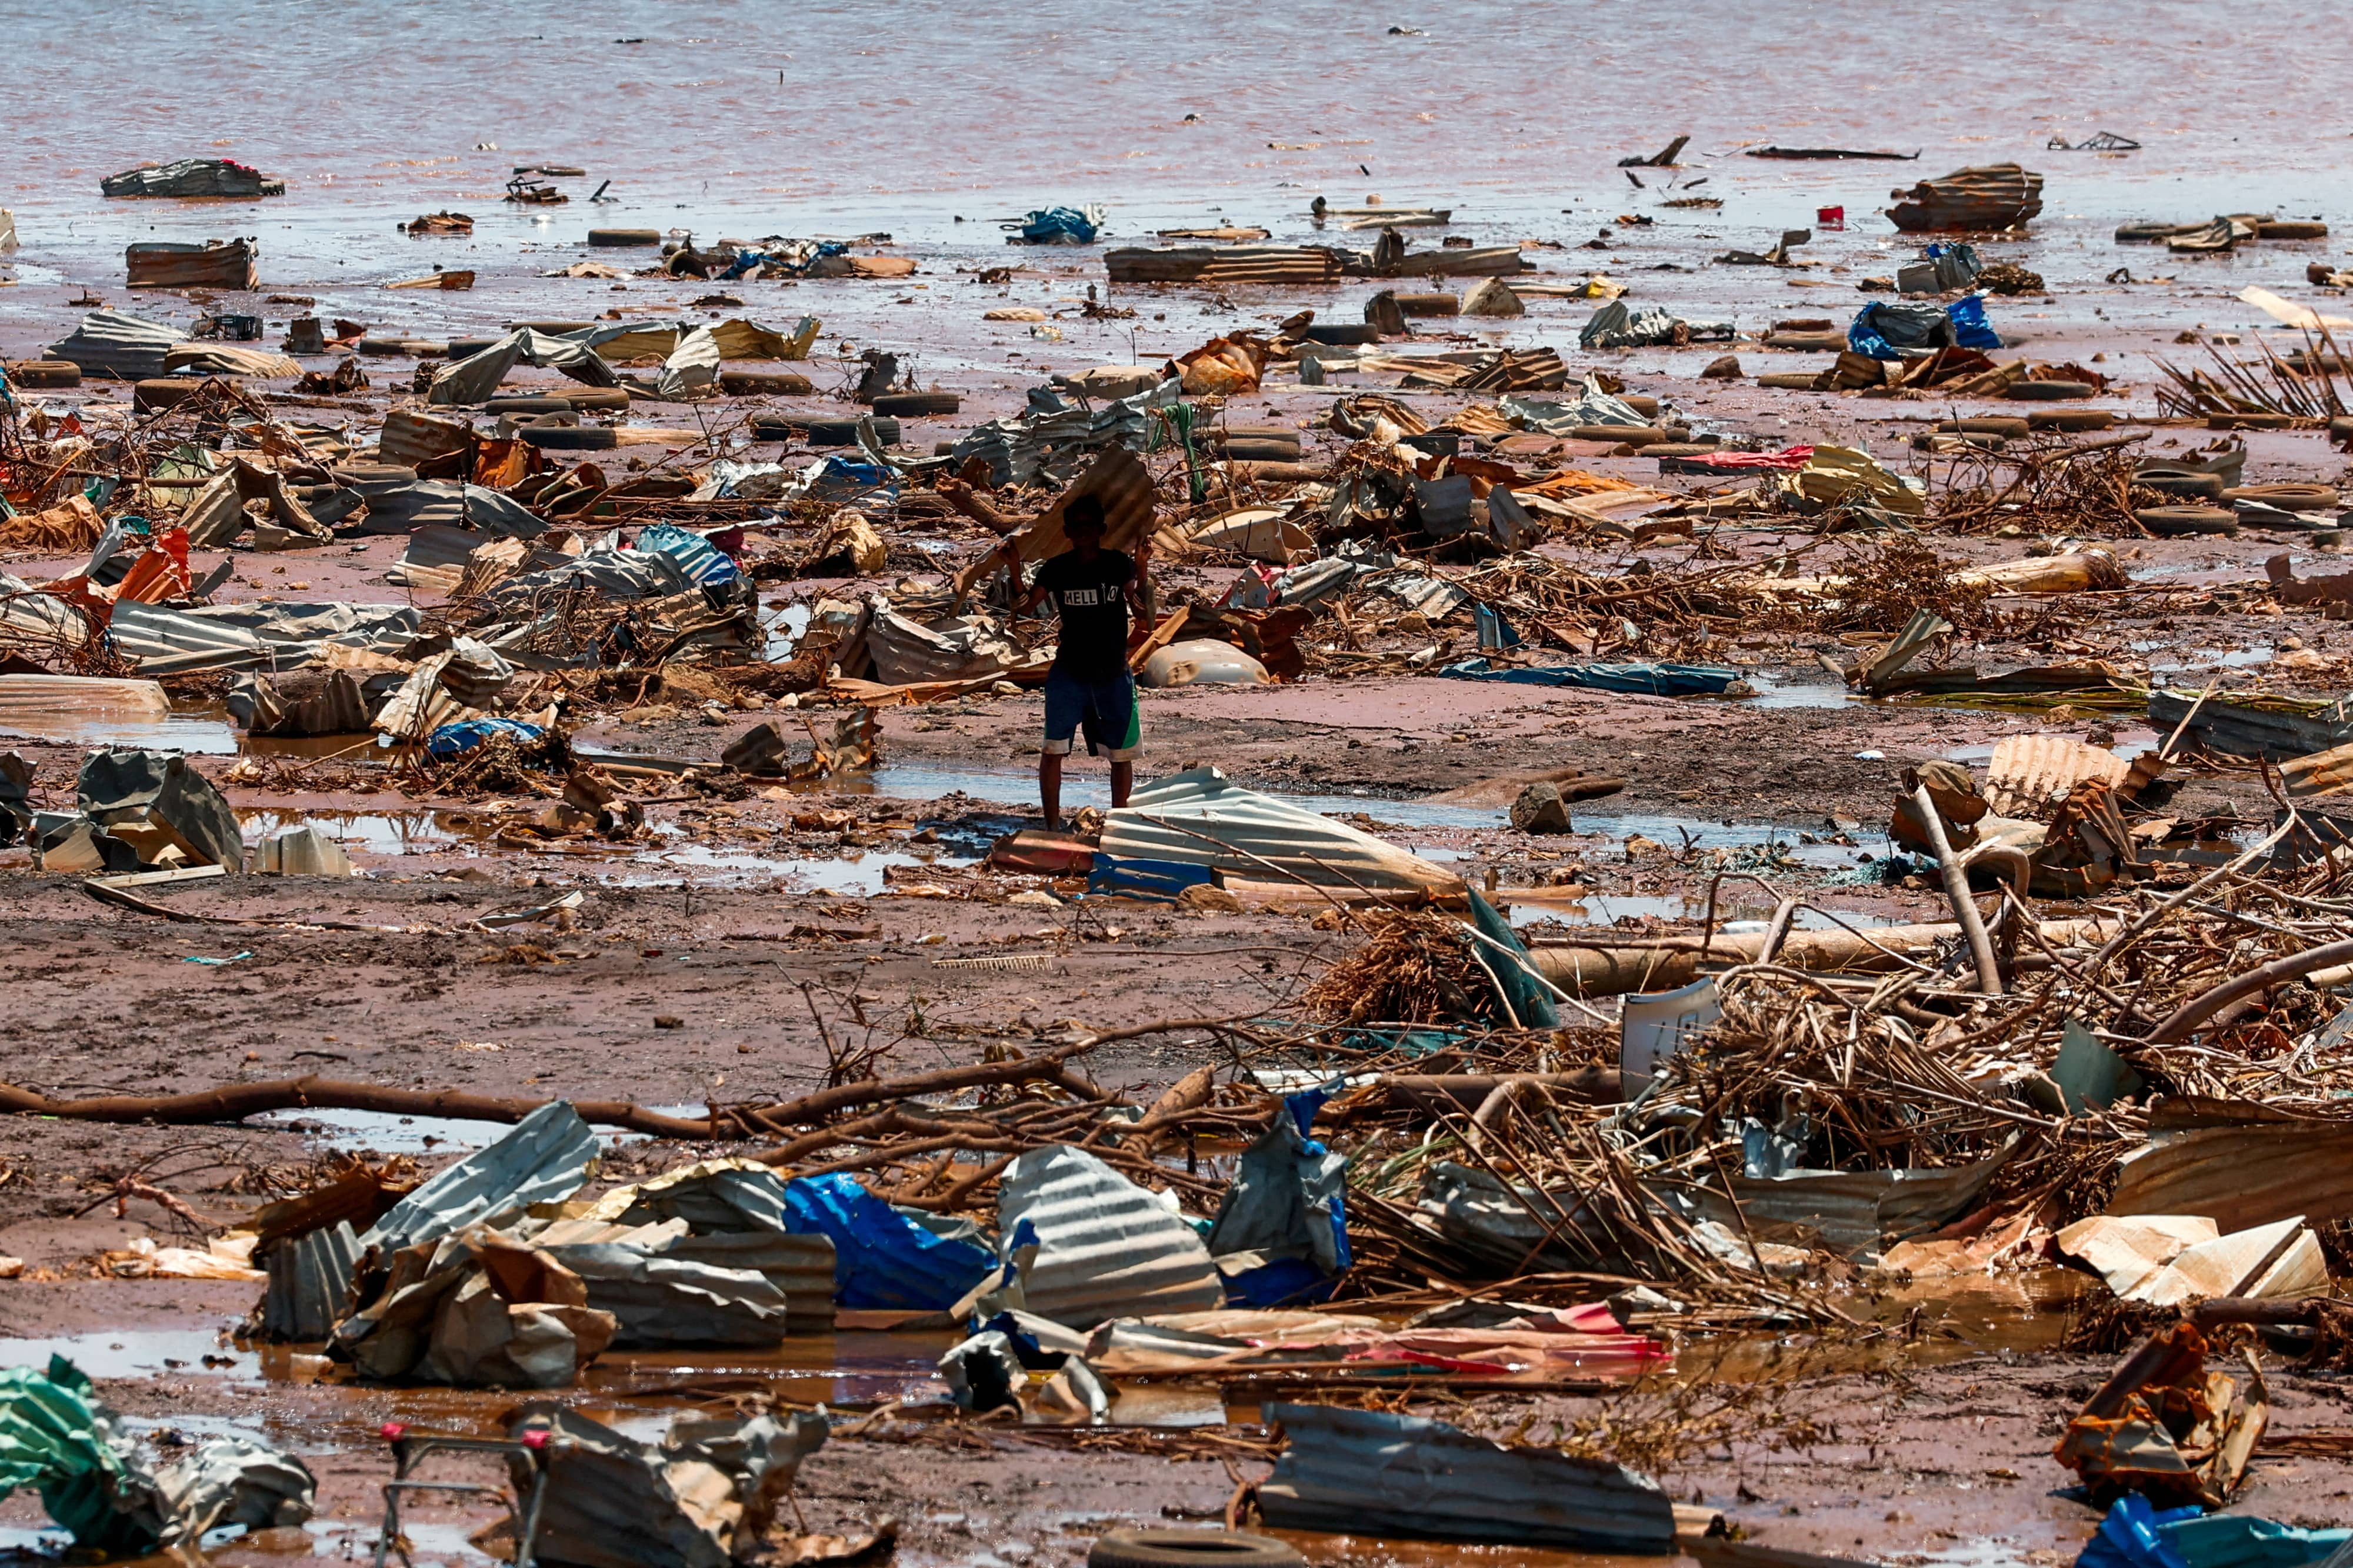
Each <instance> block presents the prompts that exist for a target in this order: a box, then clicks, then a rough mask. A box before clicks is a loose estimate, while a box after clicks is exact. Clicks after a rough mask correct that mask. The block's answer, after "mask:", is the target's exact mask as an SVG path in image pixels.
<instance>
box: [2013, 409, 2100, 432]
mask: <svg viewBox="0 0 2353 1568" xmlns="http://www.w3.org/2000/svg"><path fill="white" fill-rule="evenodd" d="M2115 423H2116V416H2115V415H2114V414H2113V413H2111V412H2109V411H2108V410H2107V409H2105V408H2039V409H2036V410H2035V411H2034V412H2033V413H2031V414H2030V415H2028V416H2026V427H2027V428H2028V429H2030V430H2074V431H2082V430H2105V429H2106V428H2107V427H2108V426H2111V425H2114V424H2115Z"/></svg>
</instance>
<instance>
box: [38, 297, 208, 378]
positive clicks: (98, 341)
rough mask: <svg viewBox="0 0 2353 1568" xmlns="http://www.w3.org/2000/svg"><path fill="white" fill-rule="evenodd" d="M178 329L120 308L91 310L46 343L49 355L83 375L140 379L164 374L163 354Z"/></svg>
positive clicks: (177, 335)
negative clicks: (67, 362) (68, 332)
mask: <svg viewBox="0 0 2353 1568" xmlns="http://www.w3.org/2000/svg"><path fill="white" fill-rule="evenodd" d="M179 341H180V331H179V329H178V328H176V327H167V326H165V325H164V324H163V323H162V322H161V321H146V320H143V319H142V318H140V317H138V316H133V315H129V314H126V313H125V312H123V311H121V310H92V311H91V312H90V314H89V315H87V316H84V317H83V318H82V319H81V324H80V325H79V326H78V327H76V328H75V329H74V330H73V334H72V336H70V337H67V338H62V339H59V340H58V342H54V343H51V344H50V345H49V346H48V351H47V352H48V355H49V357H50V358H51V359H62V360H71V361H72V362H73V363H76V364H78V365H79V366H80V367H81V370H82V374H84V375H111V376H115V377H117V378H119V379H121V380H123V381H142V380H145V379H147V378H148V377H151V376H158V375H161V374H164V355H165V354H166V353H169V352H170V351H171V349H172V346H173V345H174V343H177V342H179Z"/></svg>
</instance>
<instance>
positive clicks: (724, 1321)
mask: <svg viewBox="0 0 2353 1568" xmlns="http://www.w3.org/2000/svg"><path fill="white" fill-rule="evenodd" d="M539 1245H540V1246H541V1247H543V1248H544V1249H545V1250H546V1252H547V1253H548V1255H549V1256H550V1257H552V1258H554V1259H555V1260H556V1261H557V1262H559V1263H561V1264H563V1265H564V1267H565V1268H569V1269H571V1270H572V1272H574V1273H575V1274H577V1275H578V1276H580V1278H581V1279H585V1280H586V1281H587V1283H588V1305H589V1306H591V1307H592V1308H594V1309H596V1310H597V1311H600V1312H610V1313H612V1314H613V1316H615V1317H616V1318H617V1319H619V1320H620V1323H621V1327H620V1331H619V1332H618V1333H617V1335H615V1336H614V1340H613V1343H614V1344H615V1345H616V1346H619V1347H623V1348H628V1347H632V1346H637V1347H645V1346H659V1345H773V1344H776V1343H777V1342H780V1341H782V1340H783V1339H784V1337H785V1335H786V1333H787V1332H788V1331H790V1324H789V1321H788V1313H787V1309H786V1300H785V1293H784V1291H782V1290H780V1289H777V1288H776V1285H775V1284H774V1283H773V1282H772V1281H770V1280H769V1279H768V1278H767V1276H765V1274H761V1273H759V1272H757V1271H756V1270H754V1269H749V1268H717V1267H714V1266H712V1265H711V1264H708V1263H703V1262H699V1261H696V1260H693V1259H691V1258H675V1257H670V1256H666V1252H667V1249H666V1248H662V1249H653V1248H649V1247H644V1246H640V1245H638V1244H636V1243H633V1242H631V1241H629V1240H628V1239H620V1240H615V1241H596V1242H585V1243H567V1242H562V1241H553V1240H542V1241H541V1242H540V1243H539ZM825 1250H826V1254H827V1257H826V1265H827V1267H826V1281H827V1284H828V1287H829V1286H830V1285H831V1283H832V1278H833V1268H832V1262H833V1258H832V1250H833V1249H832V1248H831V1247H827V1248H826V1249H825Z"/></svg>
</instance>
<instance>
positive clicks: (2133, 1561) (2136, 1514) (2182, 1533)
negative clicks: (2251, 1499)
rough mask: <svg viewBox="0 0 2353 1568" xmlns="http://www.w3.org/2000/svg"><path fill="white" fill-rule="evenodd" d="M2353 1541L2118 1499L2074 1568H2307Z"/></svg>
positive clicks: (2338, 1534)
mask: <svg viewBox="0 0 2353 1568" xmlns="http://www.w3.org/2000/svg"><path fill="white" fill-rule="evenodd" d="M2347 1542H2353V1530H2299V1529H2297V1528H2296V1527H2295V1526H2294V1525H2291V1524H2281V1523H2279V1522H2277V1521H2274V1520H2268V1519H2253V1518H2246V1517H2242V1516H2241V1515H2238V1514H2229V1513H2217V1514H2207V1513H2205V1512H2204V1510H2200V1509H2199V1508H2198V1507H2197V1506H2195V1505H2194V1504H2193V1505H2191V1506H2189V1507H2186V1508H2156V1507H2153V1506H2152V1505H2151V1504H2150V1503H2149V1500H2147V1498H2145V1497H2142V1496H2141V1495H2140V1494H2139V1493H2137V1492H2133V1493H2128V1494H2127V1495H2126V1496H2124V1497H2120V1498H2118V1499H2117V1500H2116V1502H2115V1503H2114V1504H2113V1505H2112V1506H2111V1507H2110V1508H2109V1510H2108V1516H2107V1517H2106V1518H2105V1519H2104V1520H2102V1521H2100V1530H2099V1533H2098V1534H2096V1535H2094V1536H2093V1537H2092V1539H2091V1540H2090V1541H2089V1542H2086V1543H2085V1544H2084V1551H2083V1554H2082V1555H2081V1556H2079V1557H2077V1558H2076V1559H2075V1568H2305V1565H2306V1564H2307V1563H2322V1562H2324V1561H2326V1560H2327V1558H2328V1556H2329V1554H2330V1553H2331V1552H2339V1551H2342V1550H2344V1548H2345V1546H2346V1544H2347Z"/></svg>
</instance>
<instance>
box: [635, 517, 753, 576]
mask: <svg viewBox="0 0 2353 1568" xmlns="http://www.w3.org/2000/svg"><path fill="white" fill-rule="evenodd" d="M638 549H640V550H658V551H659V552H661V553H662V554H664V555H667V556H669V557H670V559H671V560H673V561H675V562H677V563H678V565H679V570H680V571H681V572H684V573H685V574H686V575H687V580H688V581H689V582H691V583H696V584H702V585H704V586H710V585H712V584H721V583H733V582H734V581H735V580H736V579H737V578H739V577H741V576H743V575H744V569H743V568H742V567H740V566H738V565H736V564H735V563H734V562H733V561H732V560H730V559H728V557H727V556H725V555H724V554H723V553H721V552H720V551H719V550H718V549H717V548H715V547H714V546H713V545H712V542H711V541H709V540H707V539H705V538H703V537H702V535H701V534H699V533H695V532H692V531H689V530H687V529H683V528H680V527H678V526H676V525H675V524H673V523H667V522H657V523H655V524H653V525H652V526H651V527H649V528H646V529H643V530H640V531H638Z"/></svg>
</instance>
